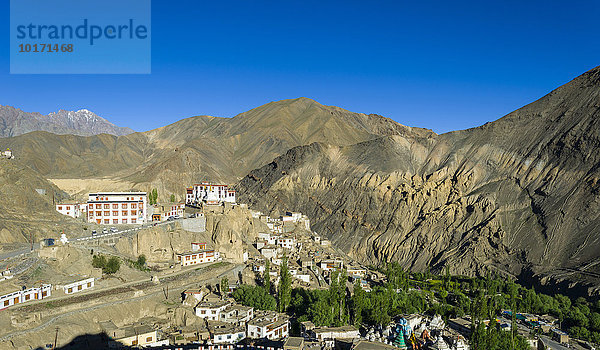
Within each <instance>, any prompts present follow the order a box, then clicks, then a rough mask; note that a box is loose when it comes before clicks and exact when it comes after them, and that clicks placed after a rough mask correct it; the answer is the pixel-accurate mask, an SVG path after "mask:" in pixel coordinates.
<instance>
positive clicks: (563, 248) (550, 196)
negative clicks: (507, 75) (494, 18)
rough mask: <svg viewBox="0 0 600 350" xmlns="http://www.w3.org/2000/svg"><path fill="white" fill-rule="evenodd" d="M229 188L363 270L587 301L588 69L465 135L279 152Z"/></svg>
mask: <svg viewBox="0 0 600 350" xmlns="http://www.w3.org/2000/svg"><path fill="white" fill-rule="evenodd" d="M238 189H239V190H240V200H241V201H243V202H247V203H249V204H250V205H251V206H253V207H255V208H258V209H261V210H263V211H265V212H274V211H275V212H277V211H279V212H281V211H283V210H286V209H289V208H294V209H296V210H299V211H302V212H303V213H306V214H308V216H309V217H310V218H312V219H313V220H314V228H315V229H316V230H317V231H319V232H322V233H323V234H324V235H325V236H327V237H328V238H331V239H332V240H333V241H334V242H335V244H337V245H338V246H340V247H342V249H343V250H344V251H346V252H347V253H349V254H350V255H351V256H353V257H356V258H358V259H359V260H361V261H363V262H365V263H369V264H374V265H377V264H379V263H381V262H384V261H399V262H401V263H402V265H403V266H405V267H407V268H411V269H413V270H416V271H423V270H425V269H428V268H430V269H432V270H433V271H438V272H440V271H442V270H443V269H444V268H445V267H449V268H450V271H451V272H452V273H456V274H468V275H470V274H474V273H476V274H480V275H483V274H486V273H490V272H491V273H502V274H508V275H512V276H515V277H519V278H521V279H523V280H530V279H531V277H532V276H535V277H536V278H537V280H538V281H540V282H541V283H543V284H547V285H552V286H556V285H557V284H561V283H563V287H564V288H565V289H569V288H571V289H572V288H573V287H574V285H573V284H574V283H576V282H575V281H579V282H580V283H581V281H583V280H585V281H586V282H585V283H583V284H580V285H579V287H582V288H580V289H584V290H586V292H591V291H593V292H597V286H598V282H599V281H598V277H600V254H599V252H600V68H596V69H593V70H591V71H589V72H587V73H585V74H583V75H581V76H580V77H578V78H576V79H575V80H573V81H571V82H570V83H568V84H566V85H564V86H562V87H560V88H558V89H556V90H554V91H552V92H551V93H549V94H548V95H546V96H544V97H543V98H541V99H540V100H538V101H536V102H534V103H531V104H529V105H527V106H525V107H523V108H521V109H519V110H517V111H515V112H513V113H510V114H508V115H507V116H505V117H503V118H501V119H499V120H497V121H495V122H491V123H487V124H485V125H483V126H480V127H477V128H473V129H469V130H463V131H456V132H450V133H446V134H442V135H435V134H426V135H418V134H417V135H409V134H403V135H402V134H400V135H391V136H383V137H381V138H377V139H374V140H368V141H365V142H360V143H357V144H354V145H349V146H333V145H329V144H323V143H315V144H311V145H306V146H301V147H297V148H294V149H291V150H290V151H288V152H287V153H286V154H284V155H282V156H280V157H278V158H276V159H275V160H274V161H273V162H271V163H269V164H267V165H265V166H264V167H262V168H260V169H257V170H254V171H252V172H250V174H249V175H248V176H246V177H245V178H244V179H243V180H242V181H241V182H240V184H239V186H238ZM590 281H591V282H590ZM588 283H591V284H588Z"/></svg>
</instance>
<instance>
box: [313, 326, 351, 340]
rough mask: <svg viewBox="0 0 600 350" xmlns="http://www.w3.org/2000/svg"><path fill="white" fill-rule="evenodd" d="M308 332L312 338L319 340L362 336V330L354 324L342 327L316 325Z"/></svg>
mask: <svg viewBox="0 0 600 350" xmlns="http://www.w3.org/2000/svg"><path fill="white" fill-rule="evenodd" d="M308 334H309V335H310V337H311V338H314V339H317V340H319V341H324V340H327V339H338V338H340V339H354V338H360V332H359V331H358V329H357V328H356V327H354V326H341V327H316V328H314V329H312V330H310V331H308Z"/></svg>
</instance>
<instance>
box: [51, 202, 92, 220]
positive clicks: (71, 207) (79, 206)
mask: <svg viewBox="0 0 600 350" xmlns="http://www.w3.org/2000/svg"><path fill="white" fill-rule="evenodd" d="M56 211H57V212H59V213H61V214H63V215H67V216H70V217H72V218H75V219H76V218H78V217H80V216H81V214H83V213H85V212H86V211H87V204H85V203H61V204H56Z"/></svg>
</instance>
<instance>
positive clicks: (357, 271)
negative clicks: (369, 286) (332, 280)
mask: <svg viewBox="0 0 600 350" xmlns="http://www.w3.org/2000/svg"><path fill="white" fill-rule="evenodd" d="M346 271H347V272H348V276H351V277H357V278H365V275H366V274H367V269H365V268H362V267H360V266H348V268H347V270H346Z"/></svg>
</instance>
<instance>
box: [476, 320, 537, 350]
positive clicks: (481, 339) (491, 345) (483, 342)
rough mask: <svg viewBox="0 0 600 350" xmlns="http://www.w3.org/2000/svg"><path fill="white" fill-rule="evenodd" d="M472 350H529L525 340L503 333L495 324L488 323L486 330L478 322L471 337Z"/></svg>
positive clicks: (512, 334)
mask: <svg viewBox="0 0 600 350" xmlns="http://www.w3.org/2000/svg"><path fill="white" fill-rule="evenodd" d="M471 347H472V348H473V350H529V349H530V346H529V344H528V343H527V340H526V339H525V338H523V337H521V336H517V335H516V334H515V333H513V332H512V331H511V332H507V331H503V330H502V329H500V325H499V324H498V323H496V322H493V323H492V322H490V325H489V326H488V327H487V328H486V327H485V325H484V324H483V323H482V322H480V323H479V324H478V325H477V326H476V327H474V330H473V334H472V335H471Z"/></svg>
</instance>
